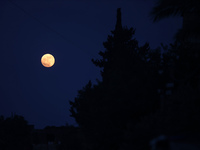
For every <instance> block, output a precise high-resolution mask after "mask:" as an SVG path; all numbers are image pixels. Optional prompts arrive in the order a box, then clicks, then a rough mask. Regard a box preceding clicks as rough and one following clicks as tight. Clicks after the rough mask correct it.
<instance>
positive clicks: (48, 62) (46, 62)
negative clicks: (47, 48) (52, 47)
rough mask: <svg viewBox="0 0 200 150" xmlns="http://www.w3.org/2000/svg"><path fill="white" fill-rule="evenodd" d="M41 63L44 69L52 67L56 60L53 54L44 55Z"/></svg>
mask: <svg viewBox="0 0 200 150" xmlns="http://www.w3.org/2000/svg"><path fill="white" fill-rule="evenodd" d="M41 63H42V65H43V66H44V67H48V68H49V67H52V66H53V65H54V63H55V58H54V57H53V55H51V54H44V55H43V56H42V58H41Z"/></svg>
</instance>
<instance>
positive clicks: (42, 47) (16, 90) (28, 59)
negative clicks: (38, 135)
mask: <svg viewBox="0 0 200 150" xmlns="http://www.w3.org/2000/svg"><path fill="white" fill-rule="evenodd" d="M12 1H14V0H12ZM14 2H15V4H13V3H11V2H9V1H7V0H1V1H0V54H1V55H0V57H1V59H0V69H1V71H0V115H4V116H6V117H8V116H10V115H11V112H15V113H16V114H18V115H22V116H24V117H25V119H26V120H27V121H28V122H29V124H34V125H35V128H43V127H45V126H47V125H55V126H61V125H65V124H66V122H68V123H69V124H75V121H74V120H73V118H71V117H70V116H69V115H70V112H69V107H70V106H69V100H73V99H74V97H75V96H76V95H77V90H80V89H82V87H83V86H85V85H86V83H87V82H88V81H89V80H92V81H93V83H94V82H95V79H96V78H99V79H100V72H99V71H100V70H99V68H96V67H95V66H94V65H93V64H92V62H91V59H92V58H94V59H95V58H99V56H98V52H99V51H100V50H104V48H103V45H102V43H103V42H104V41H106V39H107V35H109V34H110V31H111V30H113V29H114V27H115V22H116V10H117V8H118V7H121V11H122V24H123V26H127V27H134V28H136V34H135V38H136V39H137V40H138V41H139V44H140V45H141V44H144V43H145V42H149V43H150V46H151V48H156V47H158V46H159V45H160V43H161V42H162V43H164V44H169V43H170V42H172V41H173V36H174V34H175V33H176V31H177V30H178V29H180V28H181V26H182V19H181V18H177V17H176V18H168V19H163V20H162V21H160V22H158V23H153V22H152V20H150V18H149V12H150V10H151V9H152V7H153V6H154V1H152V0H141V1H139V0H126V1H124V0H118V1H117V0H116V1H114V0H107V1H103V0H101V1H100V0H99V1H97V0H96V1H92V0H86V1H84V2H82V1H81V0H80V1H77V0H74V1H72V0H68V1H64V0H57V1H56V0H51V1H50V0H48V1H44V0H43V1H42V0H41V1H39V0H38V1H36V0H24V1H23V0H15V1H14ZM45 53H51V54H53V55H54V56H55V60H56V62H55V65H54V66H53V67H52V68H45V67H43V66H42V65H41V62H40V59H41V57H42V55H43V54H45Z"/></svg>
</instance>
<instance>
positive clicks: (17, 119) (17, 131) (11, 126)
mask: <svg viewBox="0 0 200 150" xmlns="http://www.w3.org/2000/svg"><path fill="white" fill-rule="evenodd" d="M30 130H31V129H30V127H29V126H28V124H27V121H26V120H25V119H24V118H23V117H22V116H18V115H14V116H12V117H9V118H6V119H4V118H3V117H1V119H0V149H1V150H13V149H16V150H23V149H27V150H29V149H31V148H32V147H31V146H32V145H31V140H30V134H31V133H30V132H31V131H30Z"/></svg>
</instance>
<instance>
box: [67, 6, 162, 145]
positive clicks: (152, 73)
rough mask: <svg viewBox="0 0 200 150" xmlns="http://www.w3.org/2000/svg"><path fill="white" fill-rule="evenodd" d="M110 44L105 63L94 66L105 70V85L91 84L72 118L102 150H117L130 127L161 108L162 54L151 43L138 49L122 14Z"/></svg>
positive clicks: (73, 108)
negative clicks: (152, 50) (159, 63)
mask: <svg viewBox="0 0 200 150" xmlns="http://www.w3.org/2000/svg"><path fill="white" fill-rule="evenodd" d="M111 33H112V35H109V36H108V38H107V41H106V42H104V43H103V45H104V47H105V51H104V52H103V51H100V52H99V55H100V56H101V57H102V59H99V60H94V59H92V62H93V63H94V64H95V65H96V66H97V67H100V68H102V71H101V76H102V81H99V82H98V84H97V85H92V83H91V81H89V82H88V84H87V85H86V86H85V87H84V88H83V89H82V90H79V91H78V95H77V97H76V98H75V100H74V101H70V105H71V109H70V111H71V113H72V115H71V116H72V117H74V118H75V119H76V121H77V123H78V124H79V126H80V127H81V128H82V129H83V130H84V131H85V133H86V134H87V136H88V137H89V138H90V139H91V140H92V141H93V143H95V144H94V147H95V146H96V148H98V149H101V148H102V149H117V148H119V147H120V144H121V142H120V141H122V140H123V139H122V137H123V136H122V135H123V134H124V130H126V128H127V124H132V125H135V123H136V122H138V121H139V120H140V118H141V117H142V116H145V115H147V114H149V113H152V112H154V111H155V110H157V109H158V107H159V95H158V93H157V88H158V86H159V83H158V78H159V74H158V69H159V67H160V66H159V65H156V62H160V57H159V56H160V53H159V52H158V51H157V52H151V51H150V47H149V45H148V43H146V44H145V45H143V46H139V45H138V41H137V40H136V39H135V38H133V35H134V34H135V29H133V28H130V29H129V28H127V27H122V25H121V10H120V9H118V10H117V23H116V26H115V29H114V30H113V31H111Z"/></svg>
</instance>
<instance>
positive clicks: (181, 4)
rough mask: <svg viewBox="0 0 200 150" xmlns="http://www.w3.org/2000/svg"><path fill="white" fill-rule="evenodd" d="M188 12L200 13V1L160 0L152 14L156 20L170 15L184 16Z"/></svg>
mask: <svg viewBox="0 0 200 150" xmlns="http://www.w3.org/2000/svg"><path fill="white" fill-rule="evenodd" d="M187 13H197V14H198V15H200V1H199V0H158V1H157V3H156V6H155V7H154V8H153V9H152V11H151V12H150V15H151V16H152V17H153V18H152V19H153V21H154V22H155V21H159V20H161V19H163V18H166V17H169V16H184V15H185V14H187Z"/></svg>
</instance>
